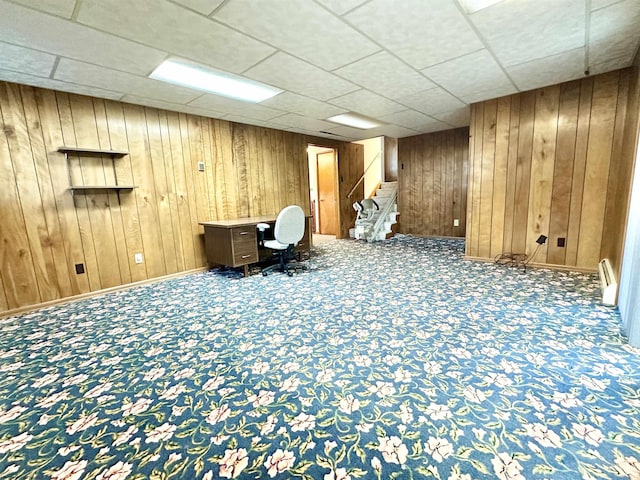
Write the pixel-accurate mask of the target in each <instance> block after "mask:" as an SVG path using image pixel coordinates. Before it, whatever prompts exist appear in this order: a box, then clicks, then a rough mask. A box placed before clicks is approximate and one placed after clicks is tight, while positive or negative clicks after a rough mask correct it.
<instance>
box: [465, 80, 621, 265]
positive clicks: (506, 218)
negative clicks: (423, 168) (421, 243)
mask: <svg viewBox="0 0 640 480" xmlns="http://www.w3.org/2000/svg"><path fill="white" fill-rule="evenodd" d="M628 78H629V73H628V72H625V71H618V72H611V73H608V74H604V75H599V76H596V77H593V78H586V79H583V80H580V81H574V82H569V83H566V84H561V85H554V86H551V87H545V88H542V89H538V90H535V91H531V92H525V93H522V94H517V95H512V96H510V97H505V98H504V99H498V105H500V106H499V108H498V115H497V126H496V132H497V133H496V134H495V135H494V133H493V132H492V122H491V120H492V118H493V117H492V116H491V115H490V114H488V113H487V112H488V111H489V112H491V111H493V108H494V103H495V101H487V102H483V103H480V104H475V105H473V106H472V123H471V131H472V132H473V135H472V137H473V140H472V144H473V150H472V151H471V155H473V158H471V159H470V162H469V164H470V169H471V173H470V179H469V194H470V195H471V198H470V199H469V201H468V203H469V206H470V207H469V215H470V218H469V221H468V232H469V233H470V234H469V235H468V236H467V255H468V256H470V257H482V258H491V257H493V256H495V254H496V253H500V252H514V253H529V254H531V253H532V252H533V250H534V249H535V248H536V243H535V241H536V239H537V237H538V236H539V235H541V234H543V235H546V236H548V237H549V241H548V244H547V245H545V246H543V247H542V248H540V250H539V252H538V254H537V256H536V258H535V260H534V261H535V262H538V263H548V264H557V265H566V266H576V267H580V268H587V269H595V268H596V266H597V263H598V261H599V260H600V258H601V255H602V256H604V252H605V251H607V252H612V253H610V255H611V256H614V257H615V256H616V251H617V250H619V249H620V248H621V247H617V246H616V245H617V244H618V243H619V242H618V241H617V239H616V240H613V239H611V238H605V237H606V236H607V235H608V233H607V231H606V230H607V222H609V221H610V220H608V218H609V217H615V216H616V213H615V212H618V211H626V210H625V209H626V207H625V205H626V203H625V200H622V199H621V197H620V194H618V193H617V192H618V191H620V189H621V188H622V190H623V191H624V189H625V187H626V182H628V179H623V178H622V175H620V173H619V172H620V171H621V169H622V170H624V171H627V172H628V170H629V168H628V164H629V161H630V160H629V159H628V158H627V157H629V156H630V155H629V154H628V153H627V154H624V153H623V150H624V148H623V145H624V126H625V122H626V115H627V114H626V103H627V98H628V88H627V87H628ZM507 102H510V107H509V108H508V110H509V111H507V107H506V105H507ZM502 108H504V110H502ZM494 138H495V139H496V144H495V149H494V150H492V149H491V146H487V145H485V144H486V143H487V142H491V141H492V140H493V139H494ZM478 142H482V143H483V145H481V146H478ZM631 162H632V160H631ZM489 165H491V166H492V167H493V169H491V168H490V167H489ZM503 181H504V182H506V184H504V185H503ZM626 191H627V192H628V189H627V190H626ZM487 192H491V198H490V199H491V200H492V201H493V205H492V206H493V212H489V209H488V208H487V207H486V202H487ZM503 192H504V193H503ZM503 195H504V198H503ZM605 214H606V215H605ZM612 223H615V224H618V223H620V219H618V220H616V221H615V222H613V221H612ZM487 230H488V231H489V232H490V238H488V237H487V235H486V232H487ZM476 232H479V233H478V234H477V233H476ZM558 238H564V239H565V247H559V246H558ZM501 239H502V243H501V244H500V241H501ZM496 243H497V245H496Z"/></svg>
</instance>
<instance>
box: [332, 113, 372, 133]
mask: <svg viewBox="0 0 640 480" xmlns="http://www.w3.org/2000/svg"><path fill="white" fill-rule="evenodd" d="M327 120H329V121H330V122H334V123H340V124H341V125H347V126H348V127H355V128H359V129H361V130H367V129H369V128H375V127H381V126H382V125H383V124H382V123H381V122H379V121H377V120H374V119H373V118H369V117H365V116H364V115H360V114H358V113H353V112H349V113H343V114H341V115H335V116H333V117H330V118H327Z"/></svg>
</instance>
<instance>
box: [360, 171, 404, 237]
mask: <svg viewBox="0 0 640 480" xmlns="http://www.w3.org/2000/svg"><path fill="white" fill-rule="evenodd" d="M397 189H398V187H397V182H384V183H382V184H381V186H380V188H379V189H378V190H377V191H376V194H375V196H374V197H372V198H365V199H363V200H360V201H359V202H355V203H354V204H353V208H354V210H355V211H356V212H357V215H356V221H355V225H354V228H352V229H351V230H350V236H351V237H352V238H356V239H363V240H366V241H367V242H375V241H378V240H385V239H386V238H388V235H389V234H391V235H392V234H393V232H392V230H391V226H392V225H393V224H395V223H396V222H397V220H396V217H397V215H398V211H397V205H396V198H397V195H398V191H397Z"/></svg>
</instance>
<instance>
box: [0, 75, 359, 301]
mask: <svg viewBox="0 0 640 480" xmlns="http://www.w3.org/2000/svg"><path fill="white" fill-rule="evenodd" d="M0 119H1V121H2V127H3V128H2V133H0V215H2V218H3V228H2V229H1V230H0V311H6V310H11V309H15V308H20V307H25V306H29V305H34V304H38V303H41V302H44V301H48V300H54V299H58V298H65V297H68V296H70V295H76V294H80V293H86V292H89V291H96V290H100V289H103V288H106V287H109V286H115V285H122V284H126V283H130V282H132V281H139V280H145V279H149V278H154V277H158V276H162V275H166V274H168V273H174V272H180V271H185V270H191V269H194V268H198V267H203V266H205V265H206V259H205V253H204V236H203V231H202V227H201V226H200V225H198V221H201V220H208V219H218V218H220V219H224V218H237V217H241V216H247V215H270V214H277V213H278V212H279V211H280V210H281V209H282V208H283V207H285V206H286V205H288V204H290V203H295V204H298V205H300V206H301V207H302V208H303V209H304V210H305V211H307V212H310V202H309V179H308V164H307V161H306V146H307V140H308V138H307V137H306V136H304V135H299V134H294V133H288V132H282V131H278V130H270V129H265V128H260V127H255V126H246V125H239V124H233V123H230V122H226V121H223V120H214V119H209V118H204V117H196V116H192V115H186V114H182V113H175V112H167V111H161V110H157V109H154V108H149V107H140V106H136V105H130V104H123V103H120V102H114V101H109V100H101V99H94V98H90V97H84V96H79V95H70V94H67V93H61V92H53V91H50V90H44V89H37V88H32V87H26V86H19V85H16V84H10V83H5V82H0ZM334 143H335V144H336V146H340V145H346V144H344V143H343V142H334ZM63 145H66V146H75V147H81V148H82V147H84V148H96V149H115V150H124V151H128V152H129V155H125V156H124V157H122V158H119V159H117V160H115V162H112V160H111V158H110V157H108V156H104V157H101V156H81V155H71V156H70V160H69V162H68V163H67V161H66V160H65V158H64V155H63V154H61V153H59V152H58V151H57V149H58V148H59V147H61V146H63ZM359 147H360V148H361V146H359ZM344 152H345V156H344V160H343V163H341V165H340V168H341V170H340V173H341V174H342V176H343V178H344V182H345V185H346V184H348V183H349V182H351V184H353V183H354V182H355V180H357V178H358V177H359V175H360V174H361V173H362V168H363V166H362V165H357V164H356V163H357V162H356V159H357V155H356V154H354V152H352V151H351V150H350V149H349V148H345V151H344ZM199 161H203V162H204V163H205V171H204V172H199V171H198V162H199ZM114 165H115V169H114ZM358 171H359V173H357V172H358ZM356 174H357V177H356V178H353V176H354V175H356ZM70 177H71V180H72V183H77V184H79V185H81V184H97V185H106V184H110V183H113V182H114V181H115V180H116V179H117V181H118V183H120V184H135V185H136V187H137V188H135V189H134V190H133V191H131V192H120V193H119V194H118V193H116V192H115V191H109V190H104V191H102V190H101V191H92V192H89V191H87V192H75V194H72V193H71V191H70V190H69V185H70ZM349 188H350V187H349ZM347 210H349V211H347ZM352 210H353V209H352V208H351V205H350V204H348V205H345V206H344V211H343V212H342V215H343V216H345V218H346V217H349V215H351V213H352ZM344 225H345V228H346V235H348V227H349V225H348V224H347V222H345V224H344ZM135 253H142V254H143V257H144V262H143V263H141V264H136V263H135V262H134V254H135ZM76 264H83V265H84V268H85V273H83V274H76V272H75V265H76Z"/></svg>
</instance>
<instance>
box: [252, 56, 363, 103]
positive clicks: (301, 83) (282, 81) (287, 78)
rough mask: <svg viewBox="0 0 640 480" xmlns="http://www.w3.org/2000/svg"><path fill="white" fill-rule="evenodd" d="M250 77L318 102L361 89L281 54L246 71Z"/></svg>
mask: <svg viewBox="0 0 640 480" xmlns="http://www.w3.org/2000/svg"><path fill="white" fill-rule="evenodd" d="M245 75H246V76H247V77H250V78H253V79H255V80H259V81H261V82H265V83H268V84H270V85H274V86H277V87H279V88H282V89H284V90H290V91H292V92H296V93H301V94H302V95H307V96H309V97H313V98H317V99H318V100H327V99H329V98H333V97H337V96H339V95H344V94H345V93H348V92H352V91H354V90H357V89H358V87H357V86H355V85H353V84H352V83H350V82H347V81H346V80H343V79H342V78H339V77H337V76H336V75H333V74H332V73H329V72H325V71H324V70H322V69H320V68H318V67H315V66H313V65H311V64H309V63H306V62H303V61H302V60H299V59H297V58H295V57H292V56H291V55H287V54H286V53H283V52H278V53H276V54H275V55H273V56H272V57H269V58H267V59H266V60H264V61H263V62H261V63H260V64H258V65H256V66H255V67H253V68H251V69H249V70H248V71H246V72H245Z"/></svg>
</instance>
